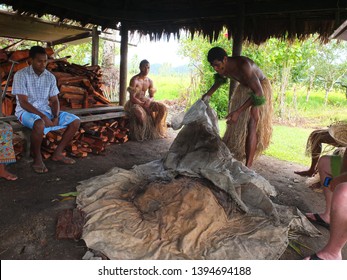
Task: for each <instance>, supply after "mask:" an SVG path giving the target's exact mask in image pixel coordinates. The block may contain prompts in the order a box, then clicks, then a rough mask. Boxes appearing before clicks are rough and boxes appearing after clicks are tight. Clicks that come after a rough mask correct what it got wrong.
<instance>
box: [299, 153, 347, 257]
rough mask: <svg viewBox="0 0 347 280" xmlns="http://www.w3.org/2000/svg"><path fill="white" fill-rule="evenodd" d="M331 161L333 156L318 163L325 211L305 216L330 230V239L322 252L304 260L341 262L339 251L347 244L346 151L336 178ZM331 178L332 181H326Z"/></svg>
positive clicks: (325, 157) (323, 158)
mask: <svg viewBox="0 0 347 280" xmlns="http://www.w3.org/2000/svg"><path fill="white" fill-rule="evenodd" d="M332 160H334V159H333V156H324V157H322V158H321V159H320V160H319V163H318V171H319V174H320V176H321V178H323V179H322V184H323V181H325V184H324V185H325V188H324V195H325V211H324V213H322V214H313V213H307V214H306V216H307V218H308V219H309V220H311V221H312V222H314V223H317V224H320V225H322V226H325V227H326V228H328V229H330V237H329V240H328V243H327V244H326V245H325V247H324V248H323V249H322V250H320V251H319V252H317V253H314V254H313V255H311V256H309V257H307V258H305V259H306V260H341V259H342V254H341V250H342V248H343V247H344V246H345V245H346V243H347V150H346V151H345V153H344V156H343V160H342V166H341V169H340V174H339V175H338V176H336V177H335V176H334V174H333V170H332V168H331V167H332V166H333V165H332ZM333 168H334V167H333ZM331 177H332V179H328V180H327V179H326V178H331ZM329 180H330V182H329Z"/></svg>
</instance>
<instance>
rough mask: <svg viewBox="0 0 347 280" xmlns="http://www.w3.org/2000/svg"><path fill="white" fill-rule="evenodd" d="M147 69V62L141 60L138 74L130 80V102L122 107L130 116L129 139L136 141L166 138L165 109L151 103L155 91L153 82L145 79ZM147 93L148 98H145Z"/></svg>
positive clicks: (160, 104)
mask: <svg viewBox="0 0 347 280" xmlns="http://www.w3.org/2000/svg"><path fill="white" fill-rule="evenodd" d="M149 69H150V65H149V62H148V61H147V60H142V61H141V62H140V73H139V74H137V75H135V76H134V77H132V78H131V80H130V85H129V87H128V92H129V94H130V100H129V101H128V102H127V103H126V104H125V106H124V108H125V110H126V111H127V112H129V114H130V137H131V139H133V140H136V141H143V140H150V139H157V138H165V137H166V130H167V125H166V117H167V108H166V106H165V105H164V104H162V103H159V102H155V101H153V100H154V93H155V92H156V89H155V88H154V86H153V81H152V80H151V79H150V78H148V77H147V75H148V73H149ZM147 91H148V94H149V97H146V92H147Z"/></svg>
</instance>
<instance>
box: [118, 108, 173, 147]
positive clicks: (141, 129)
mask: <svg viewBox="0 0 347 280" xmlns="http://www.w3.org/2000/svg"><path fill="white" fill-rule="evenodd" d="M124 109H125V110H126V111H127V112H128V113H129V115H130V124H129V126H130V127H129V128H130V133H129V136H130V139H132V140H136V141H144V140H152V139H158V138H165V137H166V132H167V125H166V117H167V108H166V106H165V105H164V104H163V103H160V102H152V103H151V105H150V112H151V114H150V115H149V114H148V113H147V112H146V110H145V109H144V108H143V107H142V106H140V105H138V104H133V103H131V102H130V101H128V102H127V103H126V104H125V106H124ZM135 111H140V112H141V115H142V116H144V117H143V118H144V120H143V124H141V123H139V121H138V120H137V118H136V115H135Z"/></svg>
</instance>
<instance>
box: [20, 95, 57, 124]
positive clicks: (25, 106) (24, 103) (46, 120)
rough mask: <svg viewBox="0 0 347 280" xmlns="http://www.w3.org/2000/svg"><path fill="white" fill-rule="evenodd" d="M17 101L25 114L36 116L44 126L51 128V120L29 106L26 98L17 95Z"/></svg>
mask: <svg viewBox="0 0 347 280" xmlns="http://www.w3.org/2000/svg"><path fill="white" fill-rule="evenodd" d="M17 96H18V101H19V104H20V106H21V107H22V108H23V109H24V110H25V111H27V112H29V113H33V114H36V115H38V116H40V117H41V119H42V120H43V121H44V123H45V126H52V125H53V123H52V122H51V120H50V119H49V118H48V117H47V116H46V115H45V114H44V113H41V112H40V111H39V110H37V109H36V108H35V107H34V106H33V105H31V104H30V103H29V101H28V96H26V95H23V94H17Z"/></svg>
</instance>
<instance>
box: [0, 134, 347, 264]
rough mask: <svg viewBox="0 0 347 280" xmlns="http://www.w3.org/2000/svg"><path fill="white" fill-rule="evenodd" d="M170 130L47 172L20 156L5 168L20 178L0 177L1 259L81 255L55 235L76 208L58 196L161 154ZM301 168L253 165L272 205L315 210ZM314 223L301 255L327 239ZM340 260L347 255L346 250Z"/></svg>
mask: <svg viewBox="0 0 347 280" xmlns="http://www.w3.org/2000/svg"><path fill="white" fill-rule="evenodd" d="M169 134H170V136H169V137H168V138H167V139H161V140H154V141H147V142H143V143H139V142H133V141H129V142H127V143H125V144H120V145H116V144H113V145H110V146H108V147H107V150H106V151H107V152H106V154H105V155H89V156H88V157H87V158H84V159H78V160H77V164H75V165H74V166H67V165H61V164H58V163H55V162H52V161H51V160H47V162H46V165H47V167H48V168H49V173H46V174H35V173H33V171H32V169H31V168H30V160H26V159H21V160H19V161H18V162H17V163H16V164H14V165H11V166H10V167H9V170H10V171H11V172H13V173H15V174H17V175H18V176H19V179H18V180H17V181H12V182H10V181H5V180H3V179H0V259H15V260H20V259H24V260H35V259H52V260H68V259H75V260H76V259H77V260H79V259H81V258H82V257H83V255H84V254H85V252H86V251H87V248H86V246H85V243H84V242H83V240H79V241H73V240H57V239H56V238H55V226H56V221H57V215H58V213H59V212H61V211H62V210H63V209H71V208H73V207H74V206H75V201H74V200H73V199H72V200H62V199H61V198H60V197H59V194H61V193H66V192H73V191H76V186H77V184H78V182H79V181H82V180H85V179H88V178H90V177H93V176H97V175H100V174H103V173H105V172H107V171H108V170H109V169H110V168H112V167H114V166H119V167H122V168H125V169H130V168H131V167H132V166H133V165H139V164H143V163H146V162H149V161H152V160H155V159H159V158H161V157H162V156H163V155H164V154H165V153H166V151H167V150H168V148H169V147H170V144H171V143H172V141H173V139H174V137H175V133H173V131H172V130H171V129H170V130H169ZM304 168H305V167H303V166H300V165H297V164H293V163H290V162H285V161H280V160H277V159H274V158H270V157H267V156H262V157H260V158H259V159H258V160H257V161H256V162H255V165H254V169H255V170H256V172H258V173H259V174H261V175H262V176H264V177H265V178H266V179H268V180H269V181H270V182H271V184H272V185H274V186H275V187H276V189H277V191H278V196H277V197H275V198H274V201H275V202H276V203H278V204H285V205H293V206H296V207H297V208H299V209H300V210H301V211H302V212H308V211H314V212H317V211H320V210H322V209H323V207H324V199H323V194H322V193H317V192H314V191H312V190H311V189H309V188H308V187H307V186H306V184H305V178H302V177H300V176H298V175H296V174H294V171H295V170H302V169H304ZM317 227H318V229H319V230H320V231H321V233H322V236H321V237H319V238H309V237H300V238H299V241H300V242H301V243H303V244H305V245H306V246H308V247H309V248H310V249H306V248H304V247H301V250H302V252H303V255H309V254H312V253H313V252H315V251H317V250H319V248H321V247H322V246H323V245H324V244H325V242H326V240H327V239H328V237H329V231H328V230H326V229H325V228H322V227H320V226H317ZM343 258H344V259H347V248H345V250H344V252H343ZM281 259H287V260H288V259H289V260H293V259H302V256H300V255H299V254H298V253H296V252H295V251H294V250H293V249H292V248H289V247H288V249H287V250H286V252H285V253H284V254H283V255H282V258H281Z"/></svg>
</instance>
